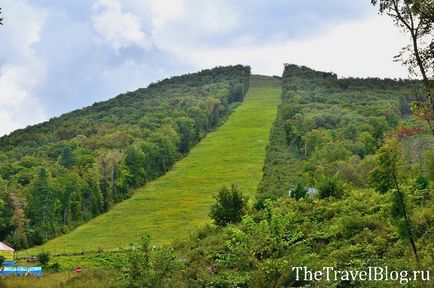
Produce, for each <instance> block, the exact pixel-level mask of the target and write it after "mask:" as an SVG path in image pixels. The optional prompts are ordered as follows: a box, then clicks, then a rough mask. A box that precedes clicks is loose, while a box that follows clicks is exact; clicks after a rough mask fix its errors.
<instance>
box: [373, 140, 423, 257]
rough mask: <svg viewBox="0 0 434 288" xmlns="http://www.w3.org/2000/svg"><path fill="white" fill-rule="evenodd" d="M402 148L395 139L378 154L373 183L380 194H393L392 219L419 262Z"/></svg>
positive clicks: (386, 144) (388, 141)
mask: <svg viewBox="0 0 434 288" xmlns="http://www.w3.org/2000/svg"><path fill="white" fill-rule="evenodd" d="M404 168H405V167H404V159H403V152H402V147H401V145H400V144H399V142H398V141H397V140H395V139H389V140H387V141H386V142H385V143H384V145H383V146H382V147H381V148H380V150H379V151H378V154H377V167H376V168H375V169H374V170H373V171H372V172H371V183H372V184H373V186H374V188H375V190H376V191H378V192H380V193H387V192H391V193H392V207H391V210H390V213H391V218H392V219H393V220H394V223H395V224H396V226H397V228H398V231H399V235H400V237H401V238H402V239H405V240H408V241H409V242H410V245H411V248H412V250H413V254H414V256H415V258H416V261H417V262H419V257H418V253H417V248H416V243H415V241H414V232H413V230H414V228H413V227H414V225H413V222H412V220H411V218H410V215H409V211H408V210H409V209H408V207H407V204H406V199H405V194H404V188H403V183H404V182H405V169H404Z"/></svg>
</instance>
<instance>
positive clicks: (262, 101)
mask: <svg viewBox="0 0 434 288" xmlns="http://www.w3.org/2000/svg"><path fill="white" fill-rule="evenodd" d="M280 92H281V90H280V81H279V80H276V79H274V78H271V77H264V76H252V81H251V88H250V89H249V91H248V93H247V96H246V98H245V100H244V102H243V103H242V105H240V106H239V107H238V108H236V110H235V111H234V112H233V114H232V115H231V116H230V117H229V119H228V120H227V121H226V122H225V124H223V125H222V126H221V127H219V128H218V129H217V130H216V131H215V132H212V133H210V134H209V135H208V136H207V137H206V138H205V139H203V141H201V143H199V144H198V145H197V146H196V147H195V148H194V149H192V150H191V152H190V154H189V155H188V156H187V157H186V158H184V159H182V160H181V161H179V162H178V163H177V164H176V165H175V166H174V167H173V169H172V170H171V171H170V172H168V173H167V174H166V175H164V176H162V177H160V178H159V179H157V180H155V181H153V182H150V183H148V184H147V185H146V186H145V187H142V188H140V189H138V190H137V191H136V192H135V194H134V195H133V196H132V197H131V198H130V199H128V200H125V201H124V202H122V203H120V204H118V205H117V206H116V207H114V208H112V209H111V210H110V211H109V212H107V213H105V214H103V215H100V216H98V217H96V218H95V219H93V220H91V221H89V222H88V223H86V224H85V225H82V226H80V227H78V228H76V229H75V230H73V231H72V232H70V233H68V234H65V235H63V236H60V237H58V238H55V239H53V240H51V241H49V242H48V243H46V244H45V245H43V246H40V247H35V248H32V249H29V250H26V251H23V252H21V253H20V255H19V256H23V255H29V254H36V253H38V252H39V251H49V252H50V253H52V254H55V253H62V252H66V253H69V252H78V251H90V250H97V249H103V250H110V249H114V248H119V247H126V246H128V245H129V244H131V243H135V242H136V241H137V240H138V239H139V237H140V236H141V235H143V234H144V233H148V234H149V235H150V236H151V241H152V243H154V244H157V245H159V244H166V243H170V242H171V241H172V240H175V239H179V238H183V237H186V236H188V235H189V234H190V233H191V232H192V231H194V230H195V229H196V228H197V227H198V226H201V225H203V224H205V223H207V222H210V220H209V217H208V213H209V207H210V204H211V203H212V201H213V195H214V194H215V193H216V191H217V190H218V189H219V188H220V187H221V186H222V185H225V184H226V185H230V184H231V183H235V184H236V185H238V186H239V187H240V188H241V190H242V191H243V192H244V193H245V194H246V195H248V196H249V197H251V198H253V197H254V195H255V193H256V189H257V185H258V184H259V181H260V180H261V177H262V167H263V162H264V158H265V147H266V145H267V144H268V138H269V130H270V128H271V125H272V123H273V121H274V119H275V117H276V112H277V106H278V104H279V102H280Z"/></svg>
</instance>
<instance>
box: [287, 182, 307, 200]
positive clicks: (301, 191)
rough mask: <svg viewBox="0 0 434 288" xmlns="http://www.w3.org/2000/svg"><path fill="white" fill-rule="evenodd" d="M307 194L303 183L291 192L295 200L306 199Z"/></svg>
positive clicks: (299, 183)
mask: <svg viewBox="0 0 434 288" xmlns="http://www.w3.org/2000/svg"><path fill="white" fill-rule="evenodd" d="M306 194H307V189H306V187H305V186H304V184H303V182H298V184H297V186H296V187H295V189H294V190H293V191H292V192H291V197H292V198H295V200H299V199H301V198H305V197H306Z"/></svg>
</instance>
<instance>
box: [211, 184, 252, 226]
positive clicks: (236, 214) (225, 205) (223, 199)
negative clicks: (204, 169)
mask: <svg viewBox="0 0 434 288" xmlns="http://www.w3.org/2000/svg"><path fill="white" fill-rule="evenodd" d="M246 208H247V198H246V197H244V195H243V194H242V193H241V191H240V190H239V189H238V188H237V187H236V186H234V185H232V186H231V187H230V188H228V187H226V186H223V187H222V188H221V189H220V190H219V192H218V193H217V195H215V203H214V204H213V205H212V206H211V211H210V214H209V216H210V217H211V218H212V219H213V220H214V223H215V224H216V225H217V226H220V227H224V226H226V225H228V224H235V223H239V222H241V219H242V217H243V215H244V214H245V213H246Z"/></svg>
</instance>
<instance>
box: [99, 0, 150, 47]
mask: <svg viewBox="0 0 434 288" xmlns="http://www.w3.org/2000/svg"><path fill="white" fill-rule="evenodd" d="M93 11H94V13H95V14H94V15H93V17H92V23H93V28H94V29H95V30H96V31H97V32H98V33H99V35H100V36H101V37H102V39H104V40H105V41H106V42H108V43H109V44H110V45H111V46H112V47H113V48H114V49H115V50H116V51H119V50H120V49H122V48H127V47H129V46H138V47H142V48H148V47H149V45H150V42H149V39H148V37H147V36H146V34H145V32H143V30H142V20H141V19H140V18H139V17H138V16H136V15H134V14H132V13H129V12H123V11H122V5H121V3H120V2H118V1H116V0H97V1H96V2H95V4H94V5H93Z"/></svg>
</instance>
